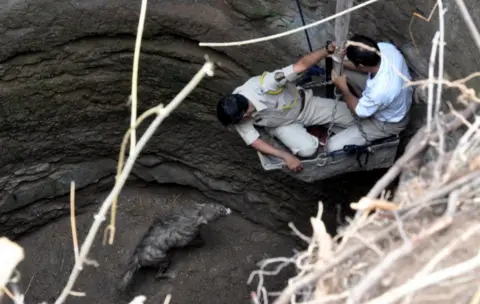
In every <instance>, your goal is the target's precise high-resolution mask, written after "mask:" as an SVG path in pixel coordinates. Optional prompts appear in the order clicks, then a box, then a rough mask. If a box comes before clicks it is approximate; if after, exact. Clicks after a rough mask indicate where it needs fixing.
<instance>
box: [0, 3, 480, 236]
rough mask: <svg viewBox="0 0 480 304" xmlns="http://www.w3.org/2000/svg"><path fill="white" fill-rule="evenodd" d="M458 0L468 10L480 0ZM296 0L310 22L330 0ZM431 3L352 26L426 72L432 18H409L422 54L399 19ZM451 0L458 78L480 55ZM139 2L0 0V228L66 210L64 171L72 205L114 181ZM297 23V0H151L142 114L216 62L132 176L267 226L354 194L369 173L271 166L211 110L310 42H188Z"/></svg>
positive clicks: (452, 56)
mask: <svg viewBox="0 0 480 304" xmlns="http://www.w3.org/2000/svg"><path fill="white" fill-rule="evenodd" d="M466 2H467V5H468V6H469V7H471V9H472V15H473V17H474V18H475V19H476V20H477V18H478V15H479V14H475V12H477V11H478V10H479V7H480V6H478V5H477V4H478V3H479V1H478V0H475V1H474V0H470V1H466ZM303 3H304V4H308V5H306V6H305V7H304V9H303V10H304V13H305V14H306V20H307V22H311V21H313V20H314V19H319V18H321V17H324V16H327V15H330V14H332V13H333V12H334V10H335V4H334V2H332V1H326V0H324V1H308V2H307V1H303ZM431 6H432V4H431V3H427V2H425V1H421V0H415V1H413V0H409V1H400V2H398V1H393V2H392V1H383V2H382V1H380V2H378V3H376V4H374V5H372V6H370V7H368V8H365V9H362V10H360V11H357V12H355V13H354V14H353V15H352V27H351V29H352V32H353V31H355V32H360V33H362V32H363V33H367V34H369V35H372V36H373V37H374V38H381V39H393V40H394V42H395V43H396V44H398V45H399V46H400V47H401V49H402V50H403V51H404V52H405V54H406V55H407V57H408V60H409V62H410V63H411V64H412V65H413V66H415V70H416V72H417V73H418V74H419V75H425V74H426V59H423V60H421V59H419V58H428V54H429V49H430V41H431V39H432V37H433V32H434V31H435V29H436V25H437V20H438V18H437V17H436V16H437V15H434V17H433V18H432V21H431V22H429V23H425V22H424V21H421V20H416V21H415V24H416V25H415V26H416V29H415V39H416V42H417V44H418V46H419V50H420V55H421V57H419V56H418V54H416V53H415V50H414V48H413V47H412V44H411V42H410V38H409V35H408V24H409V22H410V17H411V15H412V14H413V12H415V11H418V12H420V13H422V14H423V15H425V16H426V15H428V13H429V12H430V9H431ZM448 9H449V10H448V16H447V18H446V19H447V23H448V24H449V25H448V26H449V28H448V31H447V38H446V40H447V46H446V62H445V68H446V71H447V72H448V75H449V76H450V77H451V78H458V77H461V76H466V75H467V74H468V73H470V72H472V71H473V70H474V69H475V68H476V67H478V66H479V62H480V58H479V56H478V55H477V54H478V53H477V50H475V49H474V48H473V46H472V44H471V40H470V37H469V35H468V32H467V31H466V30H465V26H464V24H463V21H462V20H461V19H460V18H459V17H458V12H457V10H456V8H455V6H454V4H453V3H452V4H449V5H448ZM139 11H140V2H138V1H137V2H132V1H126V0H119V1H113V2H112V1H99V0H95V1H93V0H86V1H75V0H56V1H52V0H41V1H36V2H35V3H32V2H28V1H10V2H8V3H7V4H5V5H4V6H2V7H1V8H0V17H1V19H2V24H1V26H0V37H1V38H2V45H3V47H2V48H1V49H0V77H1V83H0V98H1V100H2V102H1V103H0V153H1V155H2V157H1V158H0V168H1V170H0V189H1V193H0V194H1V195H0V227H2V228H1V233H7V234H15V233H20V232H24V231H27V230H28V229H30V228H32V227H34V226H35V225H37V224H42V223H45V222H47V221H48V220H49V219H52V218H55V217H58V216H59V215H61V214H65V213H66V212H67V210H68V204H67V202H68V192H69V183H70V181H71V180H72V179H73V180H75V182H76V184H77V189H78V190H79V193H78V195H79V196H78V199H79V206H82V204H84V205H85V204H88V203H93V202H95V201H96V197H95V191H101V190H105V189H106V188H107V187H109V185H111V182H112V174H113V173H114V172H115V168H116V165H115V162H116V160H117V158H118V151H119V146H120V142H121V139H122V136H123V133H124V132H125V131H126V129H127V126H128V124H129V119H130V114H129V108H128V106H127V104H126V103H127V100H128V96H129V93H130V87H131V83H130V77H131V67H132V60H133V53H132V51H133V48H134V41H135V33H136V29H137V21H138V15H139ZM386 12H388V13H386ZM299 25H301V21H300V16H299V15H298V11H297V7H296V4H295V2H294V1H284V0H282V1H280V0H278V1H273V0H271V1H267V0H249V1H241V0H228V1H223V0H209V1H207V0H199V1H195V2H193V1H159V0H157V1H149V2H148V11H147V22H146V25H145V34H144V41H143V43H142V55H141V63H140V76H139V99H140V104H139V113H142V112H143V111H145V110H146V109H148V108H149V107H151V106H153V105H156V104H158V103H167V102H169V101H170V100H171V98H172V97H173V96H175V95H176V93H178V92H179V91H180V90H181V89H182V87H183V86H184V85H185V84H186V83H187V82H188V81H189V80H190V78H191V77H192V76H193V75H194V73H196V72H197V71H198V69H199V68H200V66H201V65H202V64H203V62H204V55H205V54H209V55H210V56H211V57H212V58H214V59H216V60H217V61H221V62H222V63H223V65H222V68H221V69H220V70H217V72H216V75H215V77H214V78H211V79H207V80H204V81H203V82H202V83H201V84H200V86H199V87H198V88H197V89H196V90H195V91H194V92H193V93H192V94H191V95H190V97H189V98H188V100H187V101H186V102H185V103H184V104H182V106H180V108H179V109H178V110H177V111H176V112H175V114H174V115H172V116H171V117H169V118H168V119H166V120H165V123H164V124H163V125H162V126H161V128H160V129H159V130H158V131H157V132H156V134H155V137H154V138H153V139H152V140H151V141H150V142H149V144H148V145H147V147H146V149H145V154H144V159H143V162H140V163H139V165H138V166H137V167H136V170H135V176H136V177H137V178H141V179H145V180H148V181H156V182H159V183H178V184H182V185H188V186H192V187H195V188H197V189H199V190H201V191H203V192H204V193H206V194H207V195H208V196H210V197H212V198H215V199H218V200H220V201H223V202H224V203H225V204H227V205H228V206H229V207H232V208H233V209H234V210H237V211H239V212H241V213H243V214H244V215H245V216H246V217H247V218H249V219H251V220H254V221H257V222H260V223H262V224H264V225H266V226H269V227H272V228H278V227H285V225H284V224H285V222H286V221H291V220H293V219H294V218H302V217H303V218H306V217H308V216H309V215H311V214H313V213H314V212H315V210H316V202H317V201H318V200H319V199H321V200H323V201H324V202H325V203H326V204H327V205H329V207H328V208H330V210H333V206H334V204H335V203H336V202H339V201H346V202H348V201H350V200H353V199H355V198H357V197H358V195H360V194H361V193H363V192H364V191H363V189H365V187H368V186H369V185H370V184H371V183H372V180H371V178H370V180H369V177H365V176H363V175H362V176H363V178H361V179H359V178H358V176H359V175H351V176H349V177H348V179H347V177H341V178H336V179H333V180H328V181H323V182H318V183H315V184H313V185H308V184H303V183H300V182H298V181H296V180H294V179H292V178H289V177H287V176H284V175H282V174H279V173H273V174H270V173H268V174H267V173H265V172H263V171H262V170H261V168H260V165H259V163H258V159H257V156H256V154H255V152H254V151H252V150H251V149H249V148H247V147H245V145H244V144H243V142H242V141H241V139H240V138H239V137H238V136H237V135H236V134H235V133H233V132H229V131H226V130H225V129H224V128H222V127H221V126H220V125H219V124H218V123H217V122H216V121H215V103H216V100H217V99H218V97H219V96H221V95H222V94H225V93H227V92H229V91H230V90H232V89H233V88H234V87H235V86H237V85H239V84H241V83H242V81H244V80H246V79H247V77H249V76H251V75H253V74H257V73H260V72H262V71H263V70H265V69H273V68H276V67H279V66H282V65H286V64H289V63H291V62H292V61H294V60H296V59H297V58H298V57H299V56H300V55H301V54H304V53H306V52H307V51H308V49H307V44H306V41H305V39H304V38H305V37H304V33H303V32H300V33H298V34H296V35H294V36H289V37H284V38H281V39H278V40H273V41H268V42H266V43H262V44H253V45H247V46H242V47H231V48H218V49H208V48H201V47H199V46H198V42H199V41H232V40H240V39H248V38H253V37H259V36H262V35H265V34H270V33H276V32H280V31H285V30H288V29H291V28H294V27H296V26H299ZM333 26H334V23H333V22H329V23H326V24H324V25H322V26H319V27H317V28H315V29H311V30H309V32H310V35H311V37H312V39H313V41H312V44H313V47H315V48H316V47H321V46H322V45H323V42H324V41H325V40H326V39H327V38H332V36H331V34H332V33H333ZM458 54H462V56H458ZM464 58H468V60H464ZM418 121H419V120H418V119H416V120H414V122H416V123H418ZM147 123H148V121H147V122H145V123H144V124H143V125H142V128H143V127H144V126H145V125H146V124H147ZM143 129H144V128H143ZM143 129H142V130H143ZM141 133H142V131H139V134H141ZM362 187H363V188H362ZM305 223H306V224H307V226H308V221H305ZM14 227H15V228H14Z"/></svg>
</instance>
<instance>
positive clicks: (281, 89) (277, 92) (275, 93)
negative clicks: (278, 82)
mask: <svg viewBox="0 0 480 304" xmlns="http://www.w3.org/2000/svg"><path fill="white" fill-rule="evenodd" d="M265 75H267V72H263V74H262V76H260V86H263V79H264V78H265ZM282 91H283V87H281V88H280V89H278V90H276V91H270V90H268V91H267V94H269V95H278V94H280V93H281V92H282ZM298 95H299V94H298V90H297V89H295V99H294V100H293V102H292V103H290V104H287V105H284V106H282V110H288V109H291V108H292V107H293V106H294V105H296V104H297V101H298Z"/></svg>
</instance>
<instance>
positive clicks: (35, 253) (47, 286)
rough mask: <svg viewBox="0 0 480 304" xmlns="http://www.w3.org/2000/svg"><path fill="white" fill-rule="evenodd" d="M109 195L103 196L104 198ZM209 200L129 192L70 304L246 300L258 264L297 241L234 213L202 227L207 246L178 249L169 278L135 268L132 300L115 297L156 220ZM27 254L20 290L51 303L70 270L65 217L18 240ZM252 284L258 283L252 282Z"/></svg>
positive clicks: (86, 217) (176, 190) (80, 222)
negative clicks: (113, 230) (110, 240)
mask: <svg viewBox="0 0 480 304" xmlns="http://www.w3.org/2000/svg"><path fill="white" fill-rule="evenodd" d="M105 195H106V193H105V194H102V197H104V196H105ZM194 201H206V199H205V198H204V197H203V196H201V194H199V193H197V192H194V191H192V190H188V189H187V190H186V189H185V188H181V187H178V186H174V187H151V186H150V187H144V188H139V187H126V188H124V190H123V191H122V195H121V199H120V202H119V208H118V218H117V224H118V225H117V227H118V228H117V229H118V230H117V235H116V239H115V243H114V244H113V246H109V245H106V246H102V244H101V241H102V237H103V229H104V227H105V226H106V224H107V223H105V224H104V225H103V226H102V228H101V230H100V231H99V234H98V235H97V238H96V241H95V244H94V247H93V249H92V251H91V254H90V258H91V259H94V260H96V261H97V262H98V263H99V264H100V266H99V267H98V268H95V267H90V266H87V267H86V268H84V270H83V271H82V273H81V275H80V278H79V280H78V281H77V284H76V285H75V288H74V290H75V291H79V292H80V291H81V292H86V296H84V297H70V298H69V299H68V301H67V303H98V304H101V303H119V304H120V303H128V302H129V300H131V299H132V298H133V296H135V295H139V294H143V295H145V296H146V297H147V302H146V303H163V301H164V298H165V296H166V295H167V294H168V293H171V294H172V299H171V302H170V303H178V304H183V303H184V304H187V303H188V304H190V303H229V304H235V303H249V292H250V291H251V290H255V287H256V286H255V285H254V284H252V285H250V286H249V285H247V284H246V282H247V280H248V276H249V275H250V273H251V271H252V270H255V269H256V263H257V262H259V261H260V260H262V259H264V258H267V257H273V256H280V255H288V256H290V255H291V254H292V250H293V249H294V248H295V247H296V246H295V242H294V240H292V239H289V238H288V237H285V236H280V235H278V234H276V233H275V232H273V231H271V230H267V229H266V228H263V227H261V226H257V225H255V224H253V223H251V222H249V221H247V220H245V219H243V218H241V217H240V216H238V215H236V214H235V213H233V214H232V215H230V216H229V217H228V218H221V219H219V220H218V221H217V222H214V223H212V224H210V226H206V227H204V229H203V230H202V231H201V233H202V236H203V238H204V240H205V243H206V244H205V245H204V247H201V248H191V249H189V250H186V251H184V252H178V253H177V254H176V255H174V257H173V261H172V264H171V266H170V268H169V272H170V273H173V274H175V276H176V277H175V278H174V279H172V280H155V278H154V275H155V270H143V271H140V272H139V273H138V274H137V276H136V277H135V278H136V281H135V284H134V285H133V292H132V294H130V295H122V294H119V293H118V292H117V291H116V290H115V285H116V284H117V282H118V281H119V279H120V277H121V275H122V273H123V271H124V270H125V269H126V265H127V262H128V259H129V258H130V255H131V253H132V252H133V250H134V248H135V246H136V244H137V242H138V241H139V239H140V238H141V236H142V235H143V233H144V232H145V231H146V229H147V228H148V226H149V225H150V223H151V221H152V220H153V218H154V217H155V216H156V215H161V214H163V213H164V212H165V211H166V210H168V209H170V208H171V207H173V206H174V205H177V204H188V203H192V202H194ZM95 211H96V209H92V210H90V211H88V212H85V213H83V214H81V215H78V216H77V227H78V237H79V242H82V241H83V239H84V237H85V235H86V234H87V232H88V229H89V227H90V225H91V223H92V221H93V214H94V212H95ZM17 241H18V242H19V244H20V245H22V246H23V247H24V249H25V251H26V258H25V260H24V261H23V262H22V263H21V264H20V266H19V270H20V272H21V274H22V278H21V282H22V283H21V288H22V290H23V291H24V292H26V298H25V300H26V303H41V302H42V301H46V302H48V303H53V302H54V300H55V299H56V297H58V295H59V294H60V292H61V288H62V286H64V285H65V283H66V282H67V279H68V275H69V273H70V271H71V269H72V266H73V262H74V260H73V259H74V257H73V245H72V238H71V229H70V219H69V218H68V217H65V218H62V219H59V220H57V221H56V222H53V223H51V224H49V225H47V226H45V227H43V228H40V229H39V230H37V231H36V232H33V233H31V234H29V235H26V236H24V237H22V238H21V239H18V240H17ZM282 278H285V276H279V277H276V278H275V281H272V282H270V283H271V284H270V286H271V287H277V286H278V288H275V289H277V290H279V289H281V286H283V284H285V282H284V281H283V279H282ZM254 283H256V281H255V282H254Z"/></svg>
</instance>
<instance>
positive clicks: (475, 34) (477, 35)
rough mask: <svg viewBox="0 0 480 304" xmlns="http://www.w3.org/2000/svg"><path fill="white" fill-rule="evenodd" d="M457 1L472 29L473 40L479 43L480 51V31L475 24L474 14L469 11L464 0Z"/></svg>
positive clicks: (469, 27)
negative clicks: (471, 14)
mask: <svg viewBox="0 0 480 304" xmlns="http://www.w3.org/2000/svg"><path fill="white" fill-rule="evenodd" d="M455 2H456V3H457V6H458V8H459V9H460V13H461V14H462V17H463V20H464V21H465V23H466V24H467V27H468V30H469V31H470V35H472V38H473V41H474V42H475V44H476V45H477V48H478V50H479V51H480V33H479V32H478V29H477V27H476V26H475V22H473V19H472V16H470V13H469V12H468V8H467V7H466V6H465V2H463V0H455Z"/></svg>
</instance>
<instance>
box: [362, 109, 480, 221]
mask: <svg viewBox="0 0 480 304" xmlns="http://www.w3.org/2000/svg"><path fill="white" fill-rule="evenodd" d="M477 107H478V105H477V103H471V104H469V105H468V106H467V108H466V109H465V110H463V111H461V112H460V115H461V116H462V117H464V118H465V119H468V118H469V117H470V116H471V115H472V114H473V113H475V110H476V109H477ZM448 116H449V117H448V118H450V119H451V120H452V121H451V122H449V123H448V124H447V125H446V126H445V129H444V131H445V132H447V133H448V132H451V131H453V130H455V129H457V128H458V127H459V126H460V125H461V124H462V121H461V120H460V119H458V118H456V117H455V116H454V115H453V114H449V115H448ZM450 119H447V121H448V120H450ZM425 134H426V130H425V127H423V128H421V129H420V130H419V131H418V132H417V134H415V136H414V137H413V138H412V139H411V140H410V143H409V146H408V148H407V150H406V151H405V153H404V154H403V155H402V156H401V157H400V158H399V159H398V160H397V161H396V162H395V164H394V165H393V166H392V167H390V169H389V170H388V171H387V173H385V174H384V175H383V176H382V178H380V179H379V180H378V181H377V183H376V184H375V185H374V186H373V187H372V189H371V190H370V191H369V192H368V194H367V195H366V196H367V197H369V198H376V197H377V196H378V195H379V194H380V192H381V191H382V190H383V189H385V188H386V187H387V186H388V185H389V184H390V183H391V182H392V181H393V180H394V179H395V178H396V177H397V176H398V174H400V172H401V171H402V169H403V168H404V167H405V165H406V164H407V163H408V162H409V161H411V160H412V159H413V158H414V157H416V156H417V155H418V154H419V153H420V152H422V151H423V150H424V149H425V147H426V145H427V141H426V140H424V139H425ZM437 136H438V135H436V134H432V140H435V138H436V137H437ZM358 213H359V212H357V214H358Z"/></svg>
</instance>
